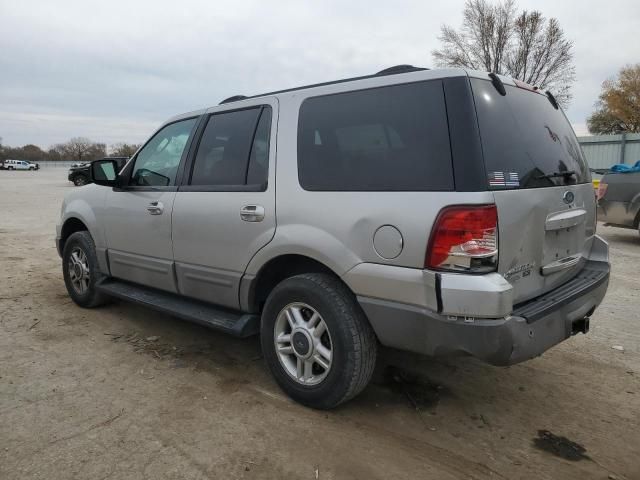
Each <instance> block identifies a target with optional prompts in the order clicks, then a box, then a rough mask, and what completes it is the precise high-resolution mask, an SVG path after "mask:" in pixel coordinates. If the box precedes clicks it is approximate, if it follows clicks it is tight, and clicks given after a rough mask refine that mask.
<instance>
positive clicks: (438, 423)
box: [0, 168, 640, 480]
mask: <svg viewBox="0 0 640 480" xmlns="http://www.w3.org/2000/svg"><path fill="white" fill-rule="evenodd" d="M72 188H77V187H73V186H72V185H71V184H70V183H68V182H67V181H66V170H65V169H57V168H50V169H43V170H41V171H38V172H6V171H0V272H1V273H0V479H7V480H9V479H21V480H22V479H33V478H43V479H48V480H55V479H105V478H112V479H146V478H149V479H161V478H172V479H173V478H176V479H205V478H225V479H227V478H247V479H253V478H256V479H260V478H261V479H279V478H288V479H297V478H301V479H334V478H335V479H338V478H340V479H342V478H367V479H374V478H380V479H402V478H411V479H416V478H434V479H452V478H464V479H484V478H505V479H518V478H535V479H580V480H584V479H587V478H588V479H591V478H598V479H616V478H617V479H640V334H639V333H638V329H639V328H640V288H639V282H640V275H639V274H638V271H639V267H640V236H638V232H636V231H632V230H622V229H616V228H610V227H603V226H600V227H599V232H600V234H601V235H603V236H604V238H605V239H606V240H607V241H609V242H610V246H611V259H612V262H613V274H612V279H611V283H610V287H609V292H608V294H607V297H606V298H605V301H604V303H603V304H602V305H601V306H600V308H599V310H598V311H597V312H596V314H595V315H594V317H593V318H592V322H591V325H592V330H591V332H590V333H589V334H588V335H586V336H585V335H578V336H576V337H573V338H571V339H570V340H568V341H566V342H564V343H563V344H561V345H559V346H557V347H555V348H554V349H552V350H551V351H549V352H547V353H545V354H544V355H543V356H542V357H540V358H538V359H535V360H533V361H529V362H527V363H524V364H520V365H516V366H513V367H510V368H496V367H491V366H487V365H483V364H481V363H480V362H478V361H475V360H474V359H471V358H460V357H459V358H449V359H437V360H435V359H429V358H423V357H418V356H413V355H407V354H403V353H400V352H394V351H384V352H383V354H382V358H381V360H380V362H379V368H378V370H377V373H376V376H375V379H374V382H373V383H372V385H371V386H370V387H368V388H367V389H366V390H365V391H364V393H363V394H362V395H360V396H359V397H358V398H356V399H355V400H354V401H351V402H350V403H348V404H346V405H344V406H342V407H340V408H339V409H337V410H334V411H331V412H319V411H314V410H310V409H307V408H304V407H302V406H299V405H297V404H295V403H293V402H292V401H290V400H289V399H288V398H287V397H285V396H284V395H283V394H282V392H281V391H280V390H279V389H278V387H277V386H276V385H275V383H274V382H273V381H272V380H271V378H270V376H269V374H268V372H267V370H266V367H265V365H264V364H263V360H262V358H261V354H260V347H259V343H258V341H257V339H256V338H252V339H248V340H238V339H234V338H230V337H227V336H225V335H222V334H218V333H216V332H212V331H209V330H206V329H204V328H201V327H199V326H196V325H192V324H188V323H184V322H181V321H180V320H178V319H175V318H171V317H169V316H166V315H159V314H157V313H154V312H151V311H148V310H144V309H142V308H139V307H135V306H132V305H129V304H126V303H120V302H116V303H113V304H111V305H109V306H106V307H102V308H99V309H95V310H84V309H81V308H79V307H77V306H76V305H74V304H73V303H72V302H71V300H70V299H69V297H68V296H67V294H66V290H65V287H64V284H63V281H62V274H61V268H60V259H59V258H58V255H57V253H56V251H55V248H54V236H55V223H56V221H57V218H58V215H59V209H60V204H61V200H62V197H63V195H64V194H65V193H66V192H68V191H69V190H71V189H72ZM612 346H621V347H623V348H624V350H619V349H614V348H612Z"/></svg>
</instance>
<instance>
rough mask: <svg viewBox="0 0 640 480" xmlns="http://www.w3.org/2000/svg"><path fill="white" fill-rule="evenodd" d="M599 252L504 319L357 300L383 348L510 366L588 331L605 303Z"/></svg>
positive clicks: (604, 267) (605, 265)
mask: <svg viewBox="0 0 640 480" xmlns="http://www.w3.org/2000/svg"><path fill="white" fill-rule="evenodd" d="M603 243H604V242H603ZM599 247H604V249H606V244H604V245H599ZM596 250H602V248H600V249H596ZM593 253H596V252H593ZM599 253H601V254H602V255H595V256H594V257H595V258H593V259H590V260H589V261H588V262H587V263H586V265H585V268H584V269H583V270H582V271H581V272H580V273H579V274H578V275H576V276H575V277H574V278H573V279H571V280H570V281H569V282H567V283H565V284H564V285H562V286H560V287H559V288H557V289H555V290H553V291H551V292H548V293H546V294H545V295H542V296H540V297H538V298H535V299H533V300H530V301H528V302H526V303H525V304H522V305H517V306H516V308H515V309H514V311H513V312H512V313H511V314H510V315H507V316H505V317H502V318H494V319H489V318H474V317H460V316H448V315H444V314H440V313H437V312H435V311H434V310H432V309H429V308H423V307H416V306H412V305H408V304H402V303H397V302H391V301H387V300H379V299H375V298H370V297H363V296H359V297H358V301H359V302H360V305H361V306H362V308H363V309H364V311H365V313H366V314H367V317H368V318H369V321H370V322H371V324H372V326H373V328H374V330H375V332H376V334H377V335H378V338H379V340H380V342H381V343H382V344H383V345H386V346H389V347H394V348H399V349H402V350H408V351H413V352H417V353H421V354H425V355H446V354H454V353H466V354H469V355H473V356H474V357H477V358H479V359H481V360H484V361H486V362H488V363H490V364H493V365H512V364H515V363H519V362H522V361H525V360H528V359H530V358H533V357H536V356H538V355H541V354H542V353H544V352H545V351H546V350H548V349H549V348H551V347H552V346H554V345H556V344H558V343H560V342H562V341H563V340H565V339H567V338H569V337H570V336H571V335H572V334H575V333H578V332H579V331H583V332H584V331H585V322H584V319H585V318H587V317H589V316H590V315H591V314H592V313H593V312H594V310H595V309H596V307H597V306H598V305H599V304H600V303H601V302H602V299H603V298H604V295H605V293H606V291H607V287H608V284H609V272H610V266H609V262H608V258H607V256H606V250H605V251H604V252H603V251H601V252H599ZM587 325H588V324H587Z"/></svg>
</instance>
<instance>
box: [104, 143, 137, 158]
mask: <svg viewBox="0 0 640 480" xmlns="http://www.w3.org/2000/svg"><path fill="white" fill-rule="evenodd" d="M138 148H140V145H139V144H135V143H124V142H120V143H114V144H113V145H111V146H110V147H109V154H110V155H111V156H113V157H130V156H131V155H133V154H134V153H136V151H137V150H138Z"/></svg>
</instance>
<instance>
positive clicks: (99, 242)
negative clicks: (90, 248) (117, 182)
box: [58, 184, 108, 249]
mask: <svg viewBox="0 0 640 480" xmlns="http://www.w3.org/2000/svg"><path fill="white" fill-rule="evenodd" d="M107 191H108V189H107V188H105V187H100V186H98V185H94V184H90V185H86V186H84V187H80V188H78V189H77V190H75V191H73V192H71V193H69V194H67V196H66V197H65V200H64V203H63V207H62V212H61V216H60V223H59V226H58V236H60V234H61V230H62V226H63V225H64V224H65V222H66V221H67V220H69V219H70V218H77V219H78V220H80V221H81V222H82V223H84V224H85V225H86V226H87V229H88V230H89V233H90V234H91V237H92V238H93V242H94V244H95V246H96V248H102V249H104V248H106V237H105V232H104V228H103V227H102V222H101V221H100V220H99V218H100V212H102V211H103V210H104V200H105V197H106V194H107Z"/></svg>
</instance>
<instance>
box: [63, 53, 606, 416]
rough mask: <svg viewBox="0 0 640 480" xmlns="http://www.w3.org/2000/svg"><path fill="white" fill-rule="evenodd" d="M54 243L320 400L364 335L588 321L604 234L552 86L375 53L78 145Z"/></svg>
mask: <svg viewBox="0 0 640 480" xmlns="http://www.w3.org/2000/svg"><path fill="white" fill-rule="evenodd" d="M92 175H93V180H94V182H95V183H94V184H91V185H87V186H84V187H81V188H79V189H76V190H74V191H72V192H70V193H69V194H68V195H67V197H66V199H65V201H64V204H63V206H62V216H61V220H60V223H59V225H58V229H57V240H56V243H57V247H58V251H59V253H60V255H61V256H62V262H63V274H64V279H65V283H66V286H67V289H68V291H69V295H70V296H71V298H72V299H73V300H74V301H75V302H76V303H77V304H78V305H80V306H83V307H95V306H97V305H100V304H101V303H103V302H104V301H105V300H107V299H108V298H110V297H117V298H121V299H126V300H130V301H134V302H137V303H140V304H144V305H147V306H149V307H150V308H154V309H157V310H161V311H164V312H168V313H170V314H172V315H175V316H177V317H180V318H183V319H186V320H189V321H194V322H198V323H200V324H203V325H207V326H210V327H212V328H215V329H218V330H222V331H224V332H228V333H230V334H233V335H237V336H241V337H244V336H248V335H253V334H258V333H259V334H260V336H261V341H262V348H263V352H264V357H265V359H266V362H267V364H268V366H269V368H270V370H271V372H272V373H273V376H274V377H275V379H276V381H277V382H278V384H279V385H280V386H281V387H282V388H283V389H284V390H285V391H286V392H287V393H288V394H289V395H290V396H291V397H293V398H294V399H295V400H297V401H299V402H301V403H303V404H305V405H309V406H312V407H316V408H331V407H334V406H336V405H338V404H340V403H342V402H344V401H346V400H348V399H350V398H352V397H353V396H355V395H356V394H358V393H359V392H360V391H361V390H362V389H363V388H364V387H365V386H366V385H367V383H368V382H369V380H370V378H371V375H372V372H373V369H374V365H375V361H376V354H377V350H378V345H385V346H388V347H394V348H398V349H402V350H409V351H413V352H419V353H422V354H426V355H441V354H450V353H466V354H470V355H473V356H475V357H477V358H480V359H482V360H484V361H486V362H489V363H491V364H494V365H510V364H514V363H517V362H521V361H523V360H527V359H530V358H532V357H535V356H538V355H540V354H542V353H543V352H544V351H545V350H547V349H549V348H550V347H551V346H553V345H555V344H557V343H559V342H561V341H563V340H565V339H566V338H568V337H569V336H571V335H573V334H576V333H578V332H582V333H586V332H587V331H588V329H589V317H590V316H591V314H592V313H593V312H594V310H595V308H596V307H597V306H598V304H599V303H600V302H601V301H602V298H603V297H604V295H605V291H606V289H607V285H608V279H609V262H608V246H607V244H606V242H604V241H603V240H602V239H601V238H600V237H598V236H597V235H596V234H595V228H596V221H595V220H596V218H595V215H596V212H595V198H594V193H593V187H592V185H591V179H590V174H589V170H588V168H587V166H586V164H585V160H584V157H583V154H582V152H581V150H580V146H579V145H578V142H577V140H576V137H575V135H574V132H573V130H572V129H571V126H570V124H569V122H568V121H567V119H566V118H565V116H564V114H563V112H562V110H561V109H559V107H558V104H557V102H556V100H555V98H554V97H553V95H552V94H550V93H546V94H543V93H541V92H540V91H537V90H535V89H534V88H532V87H530V86H528V85H526V84H523V83H520V82H517V81H514V80H511V79H508V78H505V77H501V76H497V75H494V74H487V73H481V72H472V71H465V70H458V69H455V70H426V69H420V68H414V67H410V66H402V67H399V68H398V67H396V68H392V69H388V70H385V71H382V72H380V73H378V74H375V75H370V76H366V77H359V78H353V79H347V80H340V81H336V82H330V83H324V84H319V85H312V86H308V87H301V88H294V89H290V90H283V91H279V92H273V93H267V94H264V95H257V96H254V97H242V96H236V97H231V98H230V99H227V100H225V101H223V102H222V103H221V104H220V105H218V106H216V107H212V108H208V109H204V110H199V111H195V112H190V113H186V114H183V115H179V116H177V117H174V118H172V119H170V120H169V121H168V122H167V123H165V124H164V125H163V126H162V127H161V128H160V129H159V130H158V131H157V132H156V133H155V134H154V135H153V136H152V137H151V138H150V139H149V140H148V141H147V142H146V143H145V144H144V145H143V146H142V147H141V148H140V149H139V150H138V152H137V153H136V154H135V155H134V156H133V157H132V158H131V160H130V161H129V162H128V163H127V164H126V166H125V167H124V168H123V169H122V170H120V171H119V172H118V170H117V165H116V163H115V162H114V161H112V160H103V161H98V162H94V163H93V164H92Z"/></svg>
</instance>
